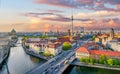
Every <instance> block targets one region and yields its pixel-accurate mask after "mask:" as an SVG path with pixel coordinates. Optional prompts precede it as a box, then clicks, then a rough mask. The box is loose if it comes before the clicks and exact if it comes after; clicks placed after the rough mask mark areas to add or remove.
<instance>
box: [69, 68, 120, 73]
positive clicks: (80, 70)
mask: <svg viewBox="0 0 120 74" xmlns="http://www.w3.org/2000/svg"><path fill="white" fill-rule="evenodd" d="M69 74H120V71H115V70H107V69H99V68H90V67H76V66H75V67H74V68H73V69H72V71H71V72H70V73H69Z"/></svg>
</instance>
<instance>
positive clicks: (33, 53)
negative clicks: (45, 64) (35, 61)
mask: <svg viewBox="0 0 120 74" xmlns="http://www.w3.org/2000/svg"><path fill="white" fill-rule="evenodd" d="M22 47H23V49H24V51H25V52H26V54H28V55H31V56H34V57H37V58H40V59H44V60H49V58H47V57H45V56H43V55H40V54H37V53H35V52H34V51H32V50H30V49H28V48H26V47H25V44H24V42H22Z"/></svg>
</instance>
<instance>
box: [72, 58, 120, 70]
mask: <svg viewBox="0 0 120 74" xmlns="http://www.w3.org/2000/svg"><path fill="white" fill-rule="evenodd" d="M71 65H75V66H84V67H93V68H102V69H108V70H118V71H120V67H112V66H107V65H102V64H88V63H84V62H80V61H77V60H75V61H73V63H71Z"/></svg>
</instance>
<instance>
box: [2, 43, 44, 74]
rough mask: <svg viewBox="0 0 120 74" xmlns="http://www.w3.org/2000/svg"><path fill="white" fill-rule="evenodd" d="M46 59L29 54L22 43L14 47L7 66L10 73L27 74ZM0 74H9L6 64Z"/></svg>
mask: <svg viewBox="0 0 120 74" xmlns="http://www.w3.org/2000/svg"><path fill="white" fill-rule="evenodd" d="M44 62H45V60H42V59H38V58H36V57H33V56H30V55H27V54H26V53H25V52H24V49H23V48H22V46H21V45H19V46H17V47H12V48H11V49H10V55H9V57H8V60H7V66H8V69H9V73H10V74H25V73H26V72H27V71H30V70H31V69H32V68H34V67H36V66H38V65H41V64H43V63H44ZM0 74H8V72H7V67H6V66H5V65H4V67H3V68H2V70H1V71H0Z"/></svg>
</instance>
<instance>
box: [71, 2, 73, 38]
mask: <svg viewBox="0 0 120 74" xmlns="http://www.w3.org/2000/svg"><path fill="white" fill-rule="evenodd" d="M72 4H73V0H72ZM71 12H72V15H71V22H72V36H73V8H72V11H71Z"/></svg>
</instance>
